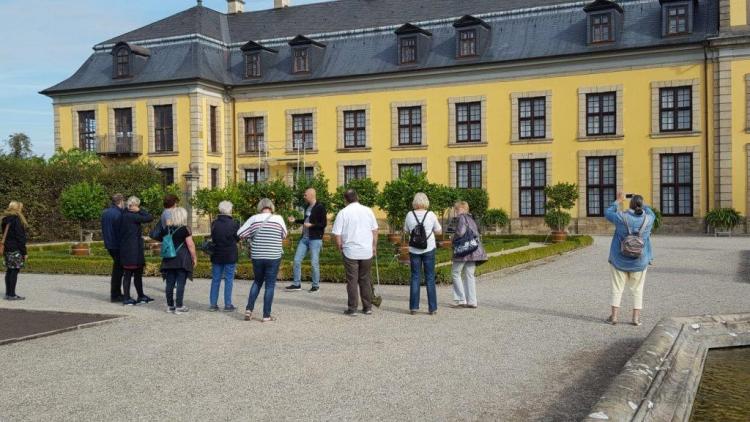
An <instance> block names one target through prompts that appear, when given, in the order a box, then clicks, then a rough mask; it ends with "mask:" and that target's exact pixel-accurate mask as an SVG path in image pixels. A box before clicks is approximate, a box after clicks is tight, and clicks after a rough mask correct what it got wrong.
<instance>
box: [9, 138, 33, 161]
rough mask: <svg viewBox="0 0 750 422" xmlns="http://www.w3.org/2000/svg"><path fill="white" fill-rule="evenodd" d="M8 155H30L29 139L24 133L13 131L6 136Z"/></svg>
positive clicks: (21, 156)
mask: <svg viewBox="0 0 750 422" xmlns="http://www.w3.org/2000/svg"><path fill="white" fill-rule="evenodd" d="M6 142H7V143H8V148H9V149H10V151H8V155H10V156H11V157H15V158H29V157H31V154H32V153H31V139H30V138H29V137H28V136H26V134H25V133H14V134H12V135H10V136H8V140H7V141H6Z"/></svg>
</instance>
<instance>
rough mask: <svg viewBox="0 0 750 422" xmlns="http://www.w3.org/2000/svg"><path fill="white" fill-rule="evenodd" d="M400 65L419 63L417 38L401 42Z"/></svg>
mask: <svg viewBox="0 0 750 422" xmlns="http://www.w3.org/2000/svg"><path fill="white" fill-rule="evenodd" d="M398 56H399V58H400V59H399V63H400V64H412V63H416V62H417V37H405V38H401V40H399V55H398Z"/></svg>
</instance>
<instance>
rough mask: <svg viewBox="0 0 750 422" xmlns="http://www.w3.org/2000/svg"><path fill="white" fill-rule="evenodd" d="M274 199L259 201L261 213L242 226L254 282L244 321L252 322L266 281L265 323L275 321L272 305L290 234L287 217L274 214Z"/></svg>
mask: <svg viewBox="0 0 750 422" xmlns="http://www.w3.org/2000/svg"><path fill="white" fill-rule="evenodd" d="M273 212H274V205H273V202H272V201H271V200H270V199H268V198H263V199H261V200H260V202H258V214H255V215H254V216H252V217H250V218H249V219H248V220H247V221H246V222H245V224H243V225H242V227H240V229H239V231H238V232H237V234H238V235H239V236H240V239H250V259H251V260H252V261H253V273H254V276H255V277H254V281H253V285H252V287H251V288H250V297H249V298H248V301H247V307H246V308H245V321H250V320H251V319H252V315H253V309H254V308H255V300H256V299H257V298H258V294H259V293H260V288H261V286H263V284H264V283H265V285H266V289H265V293H264V294H263V322H268V321H273V320H274V318H273V317H272V316H271V306H272V305H273V293H274V289H275V288H276V276H277V275H278V273H279V265H280V264H281V256H282V255H283V254H284V249H283V247H282V244H281V241H282V240H283V239H284V238H285V237H286V236H287V231H286V224H284V219H283V218H282V217H281V216H280V215H277V214H274V213H273Z"/></svg>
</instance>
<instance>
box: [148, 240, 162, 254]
mask: <svg viewBox="0 0 750 422" xmlns="http://www.w3.org/2000/svg"><path fill="white" fill-rule="evenodd" d="M146 254H150V255H151V256H161V242H157V241H156V240H153V239H148V240H147V241H146Z"/></svg>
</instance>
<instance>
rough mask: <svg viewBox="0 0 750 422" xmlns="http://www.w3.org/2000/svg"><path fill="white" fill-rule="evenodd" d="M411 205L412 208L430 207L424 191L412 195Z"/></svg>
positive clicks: (424, 208)
mask: <svg viewBox="0 0 750 422" xmlns="http://www.w3.org/2000/svg"><path fill="white" fill-rule="evenodd" d="M411 207H412V208H414V209H417V208H421V209H423V210H426V209H427V208H430V199H429V198H428V197H427V195H425V193H424V192H417V193H416V194H415V195H414V200H413V201H411Z"/></svg>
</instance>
